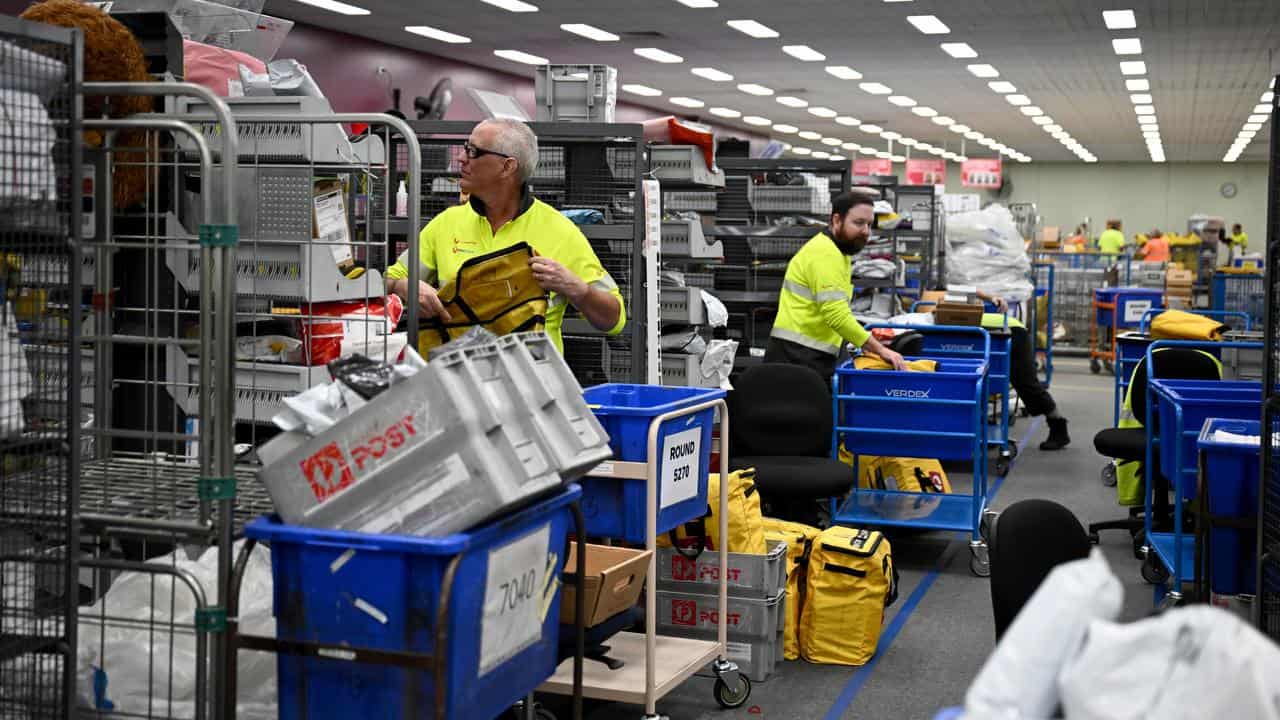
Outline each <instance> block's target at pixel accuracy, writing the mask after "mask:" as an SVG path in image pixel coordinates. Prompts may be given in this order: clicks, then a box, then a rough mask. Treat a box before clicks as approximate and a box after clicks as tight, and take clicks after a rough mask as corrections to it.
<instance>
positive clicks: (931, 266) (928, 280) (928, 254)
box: [881, 185, 946, 296]
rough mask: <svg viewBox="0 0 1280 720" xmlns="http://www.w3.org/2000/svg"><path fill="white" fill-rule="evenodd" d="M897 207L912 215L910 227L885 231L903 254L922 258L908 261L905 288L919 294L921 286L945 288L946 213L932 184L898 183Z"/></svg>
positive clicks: (895, 190)
mask: <svg viewBox="0 0 1280 720" xmlns="http://www.w3.org/2000/svg"><path fill="white" fill-rule="evenodd" d="M890 195H891V201H892V202H893V205H894V210H895V211H896V212H897V213H898V215H900V216H902V217H903V218H910V220H911V226H910V227H898V228H893V229H890V230H882V231H881V233H882V234H884V235H887V236H889V237H890V238H891V239H892V240H893V250H894V252H895V253H897V255H898V256H899V257H903V256H910V257H918V258H919V260H915V261H907V271H906V278H905V280H906V282H904V283H903V285H904V290H905V291H906V292H907V293H908V294H913V295H916V296H919V293H920V290H921V289H928V288H936V287H942V286H943V284H944V279H945V278H944V276H945V274H946V263H945V259H944V258H945V253H946V241H945V239H944V233H945V231H946V215H945V214H944V213H943V212H942V203H941V202H939V200H938V197H937V193H936V191H935V190H934V186H932V185H896V186H893V187H892V188H890Z"/></svg>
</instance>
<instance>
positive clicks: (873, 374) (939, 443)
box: [836, 357, 987, 460]
mask: <svg viewBox="0 0 1280 720" xmlns="http://www.w3.org/2000/svg"><path fill="white" fill-rule="evenodd" d="M910 359H913V360H914V359H934V360H937V361H938V367H937V371H936V372H931V373H929V372H898V371H894V370H857V369H855V368H854V367H853V363H852V362H851V361H850V362H845V363H844V364H843V365H841V366H840V367H839V368H837V369H836V377H837V382H838V386H837V387H838V389H839V392H840V395H841V396H842V397H844V396H852V397H851V398H849V399H842V401H841V404H842V407H843V413H842V414H841V417H840V418H839V420H840V432H842V433H844V443H845V447H846V448H848V449H849V450H850V451H851V452H854V453H857V454H862V455H900V456H904V457H928V458H937V459H939V460H968V459H972V458H973V442H974V441H973V438H974V434H975V433H979V434H981V433H983V432H984V429H985V427H986V423H985V419H984V413H985V410H986V399H985V397H984V387H983V386H984V380H985V375H986V369H987V368H986V363H985V362H984V361H982V360H972V359H965V358H928V357H925V358H910Z"/></svg>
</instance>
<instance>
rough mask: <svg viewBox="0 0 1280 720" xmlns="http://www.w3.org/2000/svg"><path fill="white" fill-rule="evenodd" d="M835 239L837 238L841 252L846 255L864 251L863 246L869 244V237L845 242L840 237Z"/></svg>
mask: <svg viewBox="0 0 1280 720" xmlns="http://www.w3.org/2000/svg"><path fill="white" fill-rule="evenodd" d="M833 239H834V240H835V243H836V247H838V248H840V252H842V253H844V254H845V255H857V254H858V253H860V252H862V248H864V247H866V246H867V238H859V239H858V240H854V241H853V242H845V241H844V240H841V239H840V238H833Z"/></svg>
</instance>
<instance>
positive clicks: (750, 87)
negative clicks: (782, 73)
mask: <svg viewBox="0 0 1280 720" xmlns="http://www.w3.org/2000/svg"><path fill="white" fill-rule="evenodd" d="M738 89H739V90H741V91H742V92H744V93H746V94H748V95H772V94H773V89H772V88H767V87H765V86H763V85H757V84H755V83H743V84H741V85H739V86H738Z"/></svg>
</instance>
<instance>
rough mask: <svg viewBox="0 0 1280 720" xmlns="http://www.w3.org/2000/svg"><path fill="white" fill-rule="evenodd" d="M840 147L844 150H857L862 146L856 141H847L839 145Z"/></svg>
mask: <svg viewBox="0 0 1280 720" xmlns="http://www.w3.org/2000/svg"><path fill="white" fill-rule="evenodd" d="M840 147H842V148H844V149H845V150H848V151H850V152H857V151H858V150H859V149H861V148H862V146H861V145H859V144H858V143H856V142H847V143H844V144H843V145H841V146H840Z"/></svg>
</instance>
